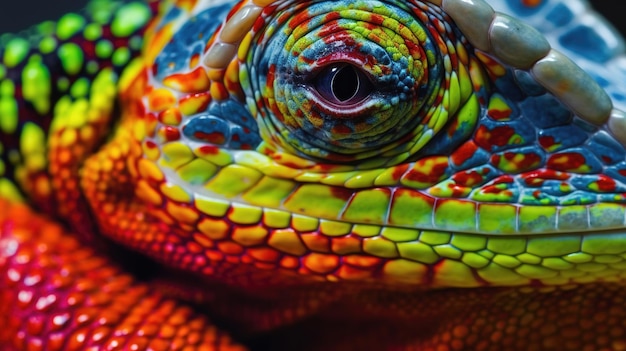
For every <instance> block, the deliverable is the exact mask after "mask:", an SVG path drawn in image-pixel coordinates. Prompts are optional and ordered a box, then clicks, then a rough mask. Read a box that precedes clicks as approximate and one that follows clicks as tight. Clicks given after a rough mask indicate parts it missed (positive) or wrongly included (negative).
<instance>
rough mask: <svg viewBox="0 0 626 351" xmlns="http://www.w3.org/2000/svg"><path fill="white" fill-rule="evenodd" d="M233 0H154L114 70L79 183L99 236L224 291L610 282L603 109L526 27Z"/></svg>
mask: <svg viewBox="0 0 626 351" xmlns="http://www.w3.org/2000/svg"><path fill="white" fill-rule="evenodd" d="M493 3H494V4H496V5H498V6H501V7H506V6H509V7H518V8H519V7H521V6H526V8H527V11H539V10H541V9H542V8H543V6H544V3H543V2H538V4H536V5H520V2H512V1H509V2H506V4H503V2H493ZM546 3H547V2H546ZM232 5H233V4H232V3H231V2H228V1H213V2H206V1H202V2H195V1H184V2H178V3H176V4H174V5H171V7H170V8H169V9H168V10H166V11H164V12H163V15H162V16H161V17H160V18H159V19H158V20H157V21H156V22H155V23H154V24H153V26H152V28H151V30H150V32H149V34H148V39H147V40H146V44H145V50H144V51H145V52H144V56H143V58H142V59H141V60H138V61H136V62H135V64H134V65H132V66H131V67H130V68H129V69H128V70H127V72H126V75H125V76H124V77H123V79H122V82H121V88H122V94H121V101H122V110H123V113H122V119H121V121H120V123H119V126H118V128H117V131H116V133H115V136H114V137H113V138H112V139H111V141H110V142H109V143H108V144H107V145H105V146H104V147H103V148H102V149H101V151H100V152H99V153H98V154H96V155H95V156H94V157H92V158H91V159H90V160H89V161H88V162H87V163H86V165H85V167H84V169H83V176H82V186H83V188H84V189H85V194H86V197H87V199H88V202H89V203H90V205H91V207H92V208H93V209H95V211H94V212H95V213H96V216H97V221H98V226H99V227H100V228H101V230H102V231H103V233H104V234H105V235H107V236H111V237H113V238H114V239H115V240H117V241H120V242H122V243H124V244H126V245H128V246H130V247H132V248H135V249H138V250H140V251H142V252H143V253H145V254H147V255H149V256H151V257H153V258H156V259H158V260H159V261H161V262H165V263H167V264H168V265H169V266H172V267H176V268H179V269H183V270H187V271H191V272H194V273H200V274H202V275H205V276H208V277H216V278H218V279H219V280H220V281H223V282H227V283H230V284H235V285H245V286H251V285H252V286H254V285H255V284H256V285H267V284H273V285H279V286H280V285H284V284H292V283H294V282H298V283H300V282H302V281H303V280H304V281H307V280H310V281H358V282H362V283H364V284H366V285H379V284H384V285H387V286H389V287H406V286H409V287H475V286H487V285H531V284H532V285H563V284H575V283H584V282H590V281H597V280H603V279H604V280H611V279H617V278H618V277H620V276H621V275H622V274H623V270H624V267H625V266H624V263H623V259H624V257H626V256H625V255H626V240H625V237H624V233H623V231H622V229H621V228H623V226H624V216H625V214H626V207H625V205H624V203H625V202H626V199H625V195H624V194H625V193H626V186H625V185H624V183H623V182H624V181H626V162H625V156H626V149H625V148H624V142H626V138H625V137H624V135H626V134H624V133H623V132H622V131H623V130H624V128H625V127H624V125H623V124H624V117H623V116H624V114H623V112H621V110H620V109H618V108H615V107H614V106H613V101H612V99H611V98H612V97H613V99H615V98H614V96H615V95H612V96H609V95H608V94H607V93H606V92H605V91H604V90H603V88H602V87H601V86H600V85H599V84H598V82H597V79H594V78H593V77H592V76H590V75H589V74H587V73H585V71H583V70H582V69H581V68H579V66H578V65H577V64H575V63H574V62H573V61H571V60H570V59H568V58H567V56H566V55H564V54H563V53H561V52H560V51H559V50H557V49H555V48H553V47H552V46H551V44H550V43H549V40H548V39H546V38H545V37H544V36H543V35H542V34H540V33H539V32H538V31H537V30H535V29H533V28H532V27H530V26H529V25H527V24H525V23H524V22H523V21H522V20H517V19H515V18H513V17H510V16H507V15H504V14H502V13H499V12H495V11H494V10H493V9H492V7H491V6H490V5H489V4H488V3H486V2H483V1H472V2H467V1H460V0H459V1H454V0H444V1H391V0H390V1H261V0H255V1H242V2H240V3H239V4H237V5H235V6H232ZM546 11H547V10H546Z"/></svg>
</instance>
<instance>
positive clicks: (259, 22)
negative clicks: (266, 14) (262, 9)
mask: <svg viewBox="0 0 626 351" xmlns="http://www.w3.org/2000/svg"><path fill="white" fill-rule="evenodd" d="M264 25H265V20H264V19H263V17H262V16H259V17H258V18H257V19H256V21H254V25H252V32H254V33H258V32H259V31H260V30H261V28H263V26H264Z"/></svg>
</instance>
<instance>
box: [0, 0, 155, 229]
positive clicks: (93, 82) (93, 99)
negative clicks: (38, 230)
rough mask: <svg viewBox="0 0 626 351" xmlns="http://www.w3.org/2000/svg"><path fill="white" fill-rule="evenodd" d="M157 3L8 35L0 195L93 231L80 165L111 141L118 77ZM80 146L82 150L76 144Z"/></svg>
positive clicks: (98, 6) (1, 82)
mask: <svg viewBox="0 0 626 351" xmlns="http://www.w3.org/2000/svg"><path fill="white" fill-rule="evenodd" d="M155 11H156V2H152V3H148V4H146V3H139V2H128V3H123V2H103V1H99V2H98V1H97V2H94V3H92V4H91V5H90V7H89V10H88V11H87V12H85V13H84V14H77V13H70V14H67V15H65V16H63V17H62V18H61V19H59V21H58V22H56V23H54V22H45V23H43V24H41V25H39V26H37V27H35V28H33V29H32V30H31V31H30V32H29V31H26V32H25V33H24V34H23V35H12V34H5V35H3V36H2V39H1V41H2V44H1V45H0V46H1V47H2V48H3V49H2V51H0V54H1V56H0V57H1V58H2V61H0V72H1V73H0V86H2V94H1V96H0V114H1V115H2V124H1V125H0V195H1V196H3V197H8V198H12V199H18V198H22V197H24V196H26V197H28V198H29V199H31V200H32V202H34V204H35V205H36V206H37V207H39V208H40V209H42V210H44V211H45V212H48V213H55V214H57V215H59V216H61V217H64V218H67V219H68V220H69V222H71V223H74V224H75V225H74V229H75V230H77V231H78V232H81V233H87V232H88V231H89V230H91V229H92V228H90V227H89V226H88V225H87V224H86V223H88V222H89V221H90V220H88V219H87V218H89V217H90V214H88V213H87V210H86V204H85V203H84V202H83V200H82V198H81V195H80V190H79V189H78V174H77V173H78V168H79V167H80V164H81V163H82V162H83V160H84V159H85V158H86V157H87V156H89V155H90V154H91V153H93V152H94V151H95V150H96V149H97V147H98V146H99V144H100V143H101V142H102V140H104V139H105V138H106V136H107V133H108V132H109V130H110V125H111V123H112V118H113V110H114V109H115V94H116V89H117V88H116V84H117V81H118V78H119V75H120V73H121V72H122V70H123V69H125V68H126V67H127V66H128V65H129V63H130V61H131V60H132V58H133V57H135V56H137V55H138V54H139V52H140V50H141V46H142V42H143V40H142V36H143V31H144V29H145V26H146V24H147V23H148V21H149V20H150V18H151V17H152V16H153V14H154V13H155ZM76 145H80V146H76Z"/></svg>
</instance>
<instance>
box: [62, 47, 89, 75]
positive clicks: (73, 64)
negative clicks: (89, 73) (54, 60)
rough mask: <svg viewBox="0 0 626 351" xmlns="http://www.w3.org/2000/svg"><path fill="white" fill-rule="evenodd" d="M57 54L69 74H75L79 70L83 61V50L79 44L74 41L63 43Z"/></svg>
mask: <svg viewBox="0 0 626 351" xmlns="http://www.w3.org/2000/svg"><path fill="white" fill-rule="evenodd" d="M58 55H59V58H60V59H61V66H63V69H64V70H65V72H67V73H68V74H70V75H76V74H78V73H79V72H80V70H81V68H82V67H83V61H84V54H83V50H82V49H81V48H80V46H78V45H77V44H74V43H66V44H63V45H61V47H60V48H59V52H58Z"/></svg>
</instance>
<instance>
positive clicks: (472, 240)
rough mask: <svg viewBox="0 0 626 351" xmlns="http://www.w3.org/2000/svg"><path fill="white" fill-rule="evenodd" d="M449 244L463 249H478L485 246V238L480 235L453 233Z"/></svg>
mask: <svg viewBox="0 0 626 351" xmlns="http://www.w3.org/2000/svg"><path fill="white" fill-rule="evenodd" d="M450 244H452V245H454V246H455V247H457V248H459V250H463V251H478V250H482V249H484V248H485V247H486V246H487V238H486V237H485V236H482V235H468V234H454V235H452V240H451V241H450Z"/></svg>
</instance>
